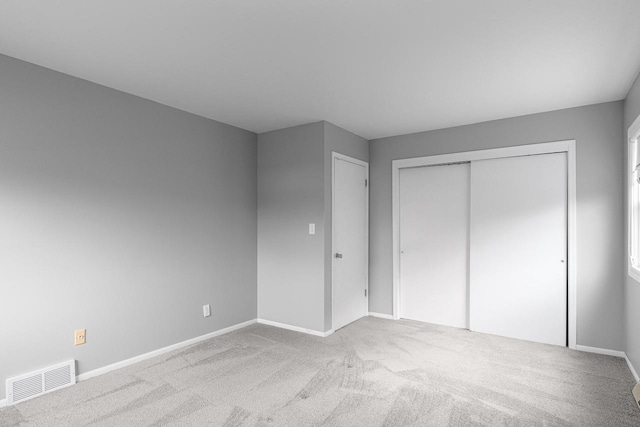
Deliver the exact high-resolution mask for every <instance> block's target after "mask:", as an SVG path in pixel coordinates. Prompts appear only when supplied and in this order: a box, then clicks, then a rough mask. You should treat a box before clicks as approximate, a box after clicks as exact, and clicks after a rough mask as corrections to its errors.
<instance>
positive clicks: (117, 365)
mask: <svg viewBox="0 0 640 427" xmlns="http://www.w3.org/2000/svg"><path fill="white" fill-rule="evenodd" d="M254 323H256V319H253V320H248V321H246V322H242V323H238V324H236V325H232V326H229V327H228V328H224V329H220V330H217V331H215V332H211V333H208V334H205V335H200V336H199V337H195V338H191V339H188V340H186V341H182V342H179V343H177V344H172V345H169V346H167V347H162V348H159V349H158V350H153V351H150V352H149V353H145V354H141V355H139V356H135V357H132V358H130V359H126V360H122V361H120V362H116V363H112V364H111V365H107V366H103V367H102V368H98V369H94V370H92V371H89V372H85V373H83V374H80V375H78V376H76V380H77V381H84V380H88V379H89V378H93V377H97V376H98V375H102V374H106V373H107V372H111V371H115V370H116V369H120V368H124V367H125V366H129V365H133V364H134V363H137V362H141V361H143V360H147V359H150V358H152V357H155V356H159V355H161V354H164V353H168V352H170V351H173V350H178V349H180V348H183V347H187V346H189V345H192V344H196V343H199V342H201V341H205V340H208V339H210V338H214V337H217V336H220V335H224V334H227V333H229V332H232V331H235V330H238V329H242V328H245V327H247V326H249V325H253V324H254Z"/></svg>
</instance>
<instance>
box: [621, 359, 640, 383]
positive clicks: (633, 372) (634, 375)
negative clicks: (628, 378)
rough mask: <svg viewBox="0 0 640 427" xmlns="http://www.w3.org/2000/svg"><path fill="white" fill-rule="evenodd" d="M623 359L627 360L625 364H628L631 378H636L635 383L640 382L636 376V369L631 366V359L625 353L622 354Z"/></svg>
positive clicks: (639, 378)
mask: <svg viewBox="0 0 640 427" xmlns="http://www.w3.org/2000/svg"><path fill="white" fill-rule="evenodd" d="M624 360H626V361H627V366H629V370H630V371H631V374H632V375H633V378H635V379H636V382H637V383H638V382H640V377H639V376H638V372H636V370H635V369H634V368H633V365H632V364H631V360H629V358H628V357H627V354H626V353H625V354H624Z"/></svg>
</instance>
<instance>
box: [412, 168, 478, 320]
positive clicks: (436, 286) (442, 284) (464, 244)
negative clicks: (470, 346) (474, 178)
mask: <svg viewBox="0 0 640 427" xmlns="http://www.w3.org/2000/svg"><path fill="white" fill-rule="evenodd" d="M468 231H469V164H468V163H466V164H457V165H447V166H429V167H418V168H408V169H402V170H401V171H400V250H401V251H400V252H401V253H400V317H402V318H405V319H412V320H419V321H423V322H429V323H436V324H441V325H447V326H454V327H459V328H467V327H468V304H467V301H468V286H467V281H468V275H467V271H468V250H469V246H468V239H469V233H468Z"/></svg>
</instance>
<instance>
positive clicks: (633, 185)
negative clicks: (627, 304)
mask: <svg viewBox="0 0 640 427" xmlns="http://www.w3.org/2000/svg"><path fill="white" fill-rule="evenodd" d="M637 144H640V115H639V116H638V117H636V119H635V120H634V121H633V123H632V124H631V126H629V129H628V131H627V174H626V181H627V217H628V223H627V272H628V274H629V277H631V278H633V279H634V280H636V281H637V282H640V233H639V232H638V231H640V215H639V214H640V184H638V182H637V181H636V179H635V177H634V173H633V170H634V168H635V164H636V155H637V152H638V149H637ZM634 211H635V212H634ZM634 259H635V260H636V265H634Z"/></svg>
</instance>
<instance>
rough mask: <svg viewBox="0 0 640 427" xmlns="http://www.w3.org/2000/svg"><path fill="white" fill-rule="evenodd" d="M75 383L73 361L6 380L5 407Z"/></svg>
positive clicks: (74, 363) (74, 364)
mask: <svg viewBox="0 0 640 427" xmlns="http://www.w3.org/2000/svg"><path fill="white" fill-rule="evenodd" d="M75 383H76V361H75V360H69V361H68V362H64V363H60V364H58V365H54V366H49V367H47V368H44V369H40V370H38V371H34V372H29V373H28V374H24V375H20V376H17V377H14V378H9V379H8V380H7V405H13V404H16V403H19V402H24V401H25V400H29V399H31V398H34V397H37V396H40V395H42V394H45V393H49V392H51V391H54V390H57V389H59V388H63V387H67V386H70V385H72V384H75Z"/></svg>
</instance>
